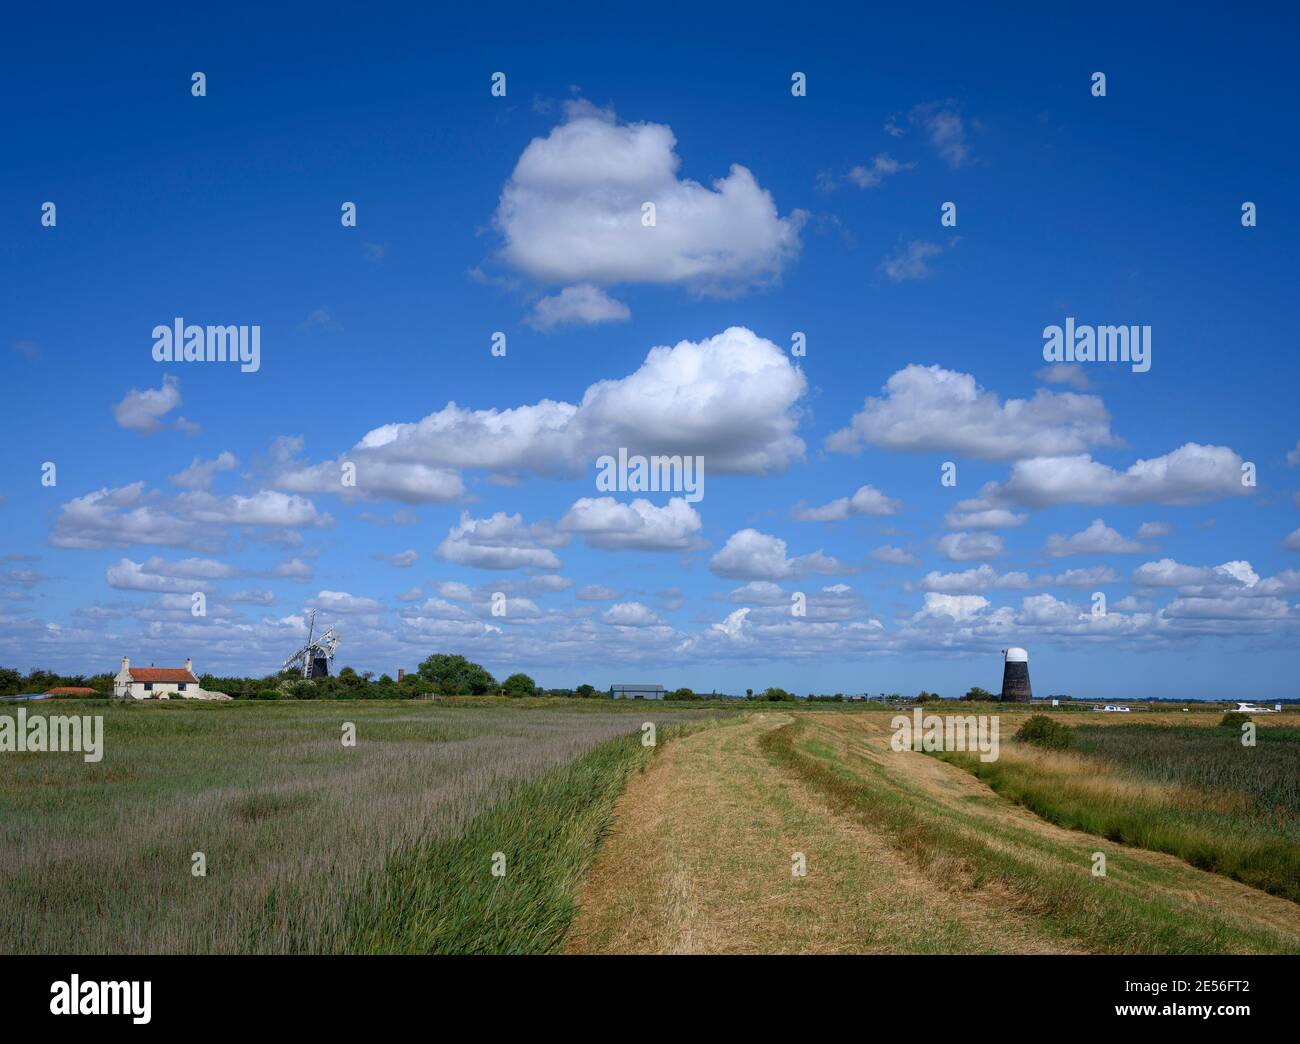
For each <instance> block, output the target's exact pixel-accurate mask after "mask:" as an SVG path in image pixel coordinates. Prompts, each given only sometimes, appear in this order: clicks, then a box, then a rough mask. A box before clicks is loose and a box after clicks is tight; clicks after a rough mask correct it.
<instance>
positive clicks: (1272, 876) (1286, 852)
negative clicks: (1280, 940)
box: [942, 715, 1300, 900]
mask: <svg viewBox="0 0 1300 1044" xmlns="http://www.w3.org/2000/svg"><path fill="white" fill-rule="evenodd" d="M1185 717H1186V716H1185V715H1180V716H1179V717H1178V718H1173V716H1168V717H1166V718H1164V719H1163V721H1161V720H1160V719H1157V718H1156V717H1155V716H1154V715H1151V716H1144V720H1141V721H1138V722H1135V723H1131V722H1127V721H1124V722H1120V721H1116V720H1114V719H1110V720H1108V721H1106V722H1105V723H1104V724H1093V721H1092V720H1087V721H1078V720H1077V719H1076V720H1074V721H1071V720H1070V719H1065V720H1066V721H1067V724H1071V725H1073V730H1074V737H1075V743H1076V750H1075V751H1072V752H1065V751H1044V750H1040V749H1038V748H1035V747H1032V746H1028V745H1026V744H1021V743H1015V742H1011V743H1004V745H1003V747H1002V752H1001V757H1000V758H999V759H998V760H997V761H996V762H992V763H981V762H980V761H978V760H977V759H975V758H972V757H970V756H969V755H963V754H945V755H942V756H943V757H945V758H946V759H948V760H950V761H952V762H954V763H956V764H959V765H961V766H962V767H964V768H966V769H968V770H969V771H971V772H973V773H975V774H976V775H977V776H979V778H980V779H982V780H984V781H985V782H987V783H988V784H989V785H990V786H991V787H993V789H994V790H996V791H997V792H998V793H999V794H1001V795H1003V796H1005V797H1007V798H1009V799H1011V800H1013V801H1017V802H1019V803H1021V804H1023V805H1024V806H1025V807H1027V808H1029V809H1032V810H1033V811H1034V812H1035V813H1037V814H1038V815H1040V816H1043V817H1044V818H1045V819H1049V820H1051V821H1052V822H1053V823H1059V824H1061V825H1062V826H1065V827H1069V828H1072V829H1076V830H1085V831H1088V832H1089V833H1093V834H1097V835H1100V836H1102V837H1105V838H1108V839H1110V840H1112V841H1118V842H1122V843H1124V844H1129V845H1137V846H1140V847H1142V848H1149V849H1153V850H1155V851H1159V852H1169V853H1171V854H1172V855H1176V856H1179V857H1180V858H1182V859H1185V860H1187V862H1189V863H1191V864H1192V865H1193V866H1198V867H1201V868H1203V869H1206V870H1212V871H1214V872H1216V873H1221V874H1226V875H1228V876H1230V877H1233V878H1236V879H1237V880H1239V881H1244V882H1245V883H1247V884H1250V885H1254V886H1255V887H1257V888H1262V889H1264V890H1266V891H1269V892H1272V893H1273V894H1275V895H1280V896H1285V897H1286V898H1288V899H1293V900H1300V728H1296V727H1294V726H1288V725H1287V724H1286V722H1287V721H1288V720H1290V719H1292V718H1293V717H1294V716H1290V715H1287V716H1279V717H1277V718H1267V719H1266V718H1263V717H1262V716H1261V720H1260V728H1259V729H1258V732H1257V742H1256V745H1255V746H1254V747H1245V746H1243V745H1242V743H1241V732H1240V730H1239V729H1233V728H1219V727H1217V726H1216V723H1215V722H1213V721H1212V722H1203V723H1197V724H1183V721H1182V719H1183V718H1185ZM1171 719H1172V720H1171Z"/></svg>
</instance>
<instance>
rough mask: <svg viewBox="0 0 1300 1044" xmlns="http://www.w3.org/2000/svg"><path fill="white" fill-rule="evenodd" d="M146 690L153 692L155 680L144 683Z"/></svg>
mask: <svg viewBox="0 0 1300 1044" xmlns="http://www.w3.org/2000/svg"><path fill="white" fill-rule="evenodd" d="M144 691H145V692H153V682H145V683H144Z"/></svg>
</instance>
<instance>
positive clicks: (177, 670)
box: [130, 667, 199, 685]
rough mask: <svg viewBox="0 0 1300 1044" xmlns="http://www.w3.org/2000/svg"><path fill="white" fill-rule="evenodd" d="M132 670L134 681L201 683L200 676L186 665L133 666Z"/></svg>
mask: <svg viewBox="0 0 1300 1044" xmlns="http://www.w3.org/2000/svg"><path fill="white" fill-rule="evenodd" d="M130 672H131V680H132V681H133V682H193V683H194V684H195V685H197V684H198V683H199V680H198V678H196V677H194V675H193V674H192V673H191V672H189V671H187V670H186V669H185V668H184V667H132V668H130Z"/></svg>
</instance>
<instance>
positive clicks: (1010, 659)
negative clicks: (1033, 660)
mask: <svg viewBox="0 0 1300 1044" xmlns="http://www.w3.org/2000/svg"><path fill="white" fill-rule="evenodd" d="M1028 662H1029V653H1027V652H1025V650H1024V649H1021V648H1020V647H1019V646H1012V647H1011V648H1010V649H1008V650H1007V663H1028Z"/></svg>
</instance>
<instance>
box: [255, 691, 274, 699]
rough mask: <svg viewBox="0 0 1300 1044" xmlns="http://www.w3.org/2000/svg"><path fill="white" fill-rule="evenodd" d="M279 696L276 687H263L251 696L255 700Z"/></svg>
mask: <svg viewBox="0 0 1300 1044" xmlns="http://www.w3.org/2000/svg"><path fill="white" fill-rule="evenodd" d="M279 698H280V693H279V690H277V689H263V690H262V691H261V692H259V693H258V694H257V695H256V696H254V697H253V699H255V700H278V699H279Z"/></svg>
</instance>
